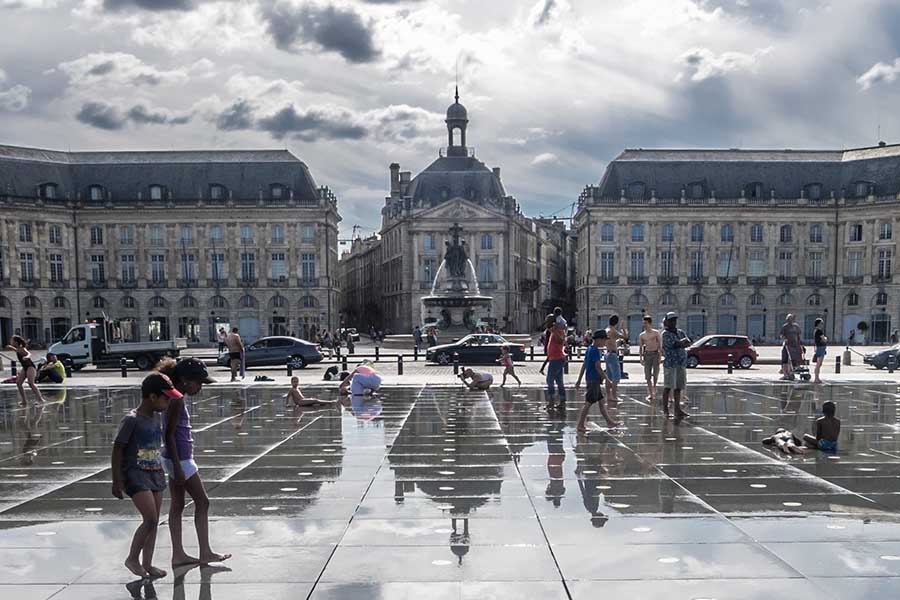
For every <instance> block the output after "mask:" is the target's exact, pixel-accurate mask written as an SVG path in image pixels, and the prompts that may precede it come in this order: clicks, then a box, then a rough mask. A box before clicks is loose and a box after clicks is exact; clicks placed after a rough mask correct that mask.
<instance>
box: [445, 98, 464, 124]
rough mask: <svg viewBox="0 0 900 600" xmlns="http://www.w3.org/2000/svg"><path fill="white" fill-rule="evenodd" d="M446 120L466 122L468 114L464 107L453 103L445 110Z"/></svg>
mask: <svg viewBox="0 0 900 600" xmlns="http://www.w3.org/2000/svg"><path fill="white" fill-rule="evenodd" d="M447 120H448V121H468V120H469V114H468V112H466V107H465V106H463V105H462V104H460V103H459V102H454V103H453V104H451V105H450V106H449V107H448V108H447Z"/></svg>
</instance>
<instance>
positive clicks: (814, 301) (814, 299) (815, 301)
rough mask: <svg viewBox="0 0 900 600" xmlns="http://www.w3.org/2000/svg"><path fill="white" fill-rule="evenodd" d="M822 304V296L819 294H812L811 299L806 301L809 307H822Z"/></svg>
mask: <svg viewBox="0 0 900 600" xmlns="http://www.w3.org/2000/svg"><path fill="white" fill-rule="evenodd" d="M821 304H822V296H820V295H819V294H812V295H811V296H810V297H809V298H807V299H806V305H807V306H821Z"/></svg>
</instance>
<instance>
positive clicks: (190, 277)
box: [181, 252, 197, 281]
mask: <svg viewBox="0 0 900 600" xmlns="http://www.w3.org/2000/svg"><path fill="white" fill-rule="evenodd" d="M196 263H197V258H196V257H195V256H194V255H193V254H188V253H187V252H182V253H181V278H182V279H183V280H185V281H194V280H195V279H196V278H197V270H196Z"/></svg>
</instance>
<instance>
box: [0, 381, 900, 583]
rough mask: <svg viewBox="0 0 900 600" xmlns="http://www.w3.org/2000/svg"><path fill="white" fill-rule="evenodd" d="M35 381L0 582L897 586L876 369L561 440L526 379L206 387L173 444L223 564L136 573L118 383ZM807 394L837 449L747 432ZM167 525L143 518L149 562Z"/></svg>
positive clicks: (893, 436) (1, 454) (11, 469)
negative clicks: (349, 390) (371, 390)
mask: <svg viewBox="0 0 900 600" xmlns="http://www.w3.org/2000/svg"><path fill="white" fill-rule="evenodd" d="M306 391H307V396H316V395H317V394H318V395H319V397H322V398H325V397H332V396H333V394H334V392H333V391H326V390H324V389H323V390H318V391H317V390H316V389H315V388H309V389H308V390H306ZM48 396H49V398H48V399H49V400H50V402H48V404H47V405H46V406H44V408H43V409H42V410H38V409H35V408H31V409H28V410H25V409H20V408H18V407H17V406H16V397H15V396H14V390H11V389H9V388H4V389H3V390H0V597H2V598H9V599H13V600H32V599H45V598H51V597H52V598H54V600H56V599H59V600H84V599H94V598H96V599H108V598H132V597H134V598H138V597H145V598H146V597H153V596H154V595H156V596H157V597H159V598H178V599H185V598H186V599H194V598H199V599H213V598H214V599H216V600H228V599H235V598H238V599H240V600H257V599H260V600H261V599H267V600H269V599H280V598H285V599H287V598H291V599H294V598H313V599H349V600H354V599H373V598H375V599H378V598H382V599H406V598H410V599H411V598H427V599H428V600H445V599H451V598H452V599H455V600H458V599H476V598H478V599H491V598H498V599H499V598H504V599H505V598H517V599H526V600H527V599H532V598H540V599H544V598H546V599H554V598H561V599H563V598H577V599H594V598H599V597H615V598H622V599H638V598H639V599H656V598H666V599H667V600H678V599H682V598H683V599H700V598H716V599H719V600H722V599H726V598H727V599H740V600H747V599H755V598H766V599H771V598H787V597H799V596H800V595H803V596H804V597H815V598H825V599H832V598H841V599H855V598H866V599H867V600H868V599H872V598H896V597H898V596H900V513H898V509H900V394H898V388H897V386H896V385H883V384H880V385H874V384H873V385H861V386H858V385H834V386H820V387H819V388H818V389H816V388H813V387H812V386H803V385H798V386H794V385H740V386H725V385H720V386H695V387H693V388H692V389H691V390H690V395H689V402H688V403H687V406H688V409H689V410H690V411H691V412H692V413H693V417H692V418H691V419H690V420H689V421H684V422H682V423H680V424H675V423H674V422H672V421H666V420H664V419H663V418H662V416H661V415H659V414H657V413H656V412H655V411H654V410H652V409H651V408H650V407H649V406H647V404H646V402H645V401H644V400H643V393H642V390H641V389H639V388H637V387H630V388H625V389H624V390H623V393H622V395H621V396H622V401H621V402H620V404H619V407H618V409H616V411H615V412H616V413H617V415H618V418H619V419H622V420H624V421H625V423H626V427H625V428H623V429H621V430H614V431H606V430H601V429H596V430H594V431H592V432H590V433H589V434H588V435H584V436H579V435H577V434H576V433H575V430H574V425H575V420H576V419H577V411H578V408H579V405H578V403H577V402H574V401H572V400H571V399H570V403H569V409H568V413H567V414H565V415H555V414H549V415H548V414H547V413H546V412H545V411H544V410H543V397H542V393H541V391H540V390H537V389H534V388H531V389H525V388H508V389H506V390H500V389H495V390H493V391H491V392H489V393H484V392H480V393H476V392H468V391H463V390H462V389H460V388H459V387H456V388H452V387H437V386H418V387H404V388H390V389H385V390H384V394H383V395H382V396H381V397H380V398H379V399H377V400H365V401H363V400H359V399H356V400H354V401H353V402H348V403H347V404H346V406H335V407H332V408H325V409H317V410H306V411H303V412H295V411H293V410H291V409H286V408H285V406H284V400H283V392H282V391H281V390H279V389H276V388H272V387H265V386H263V385H250V386H246V387H241V388H236V387H235V388H232V387H228V386H222V385H217V386H210V387H208V388H207V389H206V390H204V392H203V393H202V394H201V395H199V396H197V397H195V398H194V399H193V400H192V403H191V405H190V410H191V414H192V415H193V422H194V427H195V431H194V437H195V443H196V446H195V452H196V460H197V462H198V463H199V465H200V469H201V473H202V475H203V477H204V479H205V481H206V484H207V488H208V490H209V494H210V497H211V501H212V509H211V513H212V519H213V522H212V523H211V537H212V540H213V547H214V548H215V549H216V550H218V551H222V552H231V553H233V554H234V558H232V559H231V560H229V561H228V562H227V563H225V565H226V566H227V567H228V569H221V568H220V569H214V568H193V569H190V570H188V571H186V572H185V571H180V572H177V573H171V572H170V573H169V574H168V576H167V577H165V578H163V579H159V580H157V581H155V582H154V583H153V586H152V589H151V588H150V587H147V586H144V585H142V584H141V582H130V580H129V574H128V573H127V571H126V570H125V568H124V567H123V566H122V561H123V560H124V557H125V554H126V552H127V547H128V543H129V540H130V536H131V534H132V532H133V530H134V528H135V526H136V519H135V515H136V513H135V510H134V508H133V506H132V504H131V503H130V502H129V501H128V500H124V501H123V500H116V499H115V498H113V497H112V496H111V495H110V491H109V490H110V471H109V453H110V448H111V443H112V438H113V436H114V433H115V429H116V426H117V424H118V422H119V420H120V419H121V417H122V415H123V414H124V413H125V412H126V411H127V410H128V409H129V408H131V407H133V406H135V405H136V403H137V400H138V390H136V389H133V388H102V389H92V388H69V389H68V390H67V391H66V392H62V391H57V392H55V393H54V392H50V393H48ZM825 400H835V401H836V402H837V404H838V416H839V417H840V418H841V419H842V420H843V432H842V437H841V441H840V445H841V448H840V452H839V453H838V454H837V455H832V456H828V455H825V454H822V453H816V452H813V453H810V454H807V455H805V456H802V457H794V458H791V459H786V458H783V457H781V456H779V455H777V454H775V453H773V452H771V451H770V450H768V449H766V448H765V447H763V446H762V445H761V444H760V443H759V440H760V439H761V438H763V437H765V436H767V435H770V434H771V433H772V432H774V430H775V429H776V428H777V427H789V428H791V429H792V430H793V431H795V432H796V433H798V434H802V433H803V432H806V431H809V430H810V429H811V428H812V423H813V421H814V419H815V418H816V416H817V411H819V410H820V408H821V404H822V402H824V401H825ZM167 502H168V500H167V498H166V500H165V501H164V504H163V511H162V512H163V521H165V515H166V512H167ZM191 516H192V515H191V509H190V508H188V510H187V513H186V516H185V540H186V542H187V543H188V544H189V545H190V544H195V543H196V542H195V540H196V538H195V537H194V534H193V527H192V525H193V524H192V519H191ZM168 538H169V535H168V530H167V528H166V526H165V523H163V524H162V526H161V529H160V535H159V541H158V544H157V563H158V564H159V565H160V566H164V567H165V566H166V565H167V563H168V562H169V560H170V556H171V545H170V542H169V539H168ZM191 549H193V550H194V551H195V552H196V546H194V547H193V548H189V550H191ZM126 584H127V585H126Z"/></svg>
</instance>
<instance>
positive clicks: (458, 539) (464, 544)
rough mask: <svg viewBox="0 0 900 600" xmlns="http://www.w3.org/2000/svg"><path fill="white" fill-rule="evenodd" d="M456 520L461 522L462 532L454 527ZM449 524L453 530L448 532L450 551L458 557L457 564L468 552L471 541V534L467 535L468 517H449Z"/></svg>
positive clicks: (460, 562)
mask: <svg viewBox="0 0 900 600" xmlns="http://www.w3.org/2000/svg"><path fill="white" fill-rule="evenodd" d="M457 520H459V521H462V522H463V530H462V532H460V531H459V530H458V529H457V528H456V521H457ZM450 526H451V527H452V528H453V531H451V532H450V552H452V553H453V554H455V555H456V557H457V558H459V564H462V561H463V556H465V555H466V554H468V553H469V544H470V541H471V536H470V535H469V518H468V517H463V518H462V519H456V518H453V519H450Z"/></svg>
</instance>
